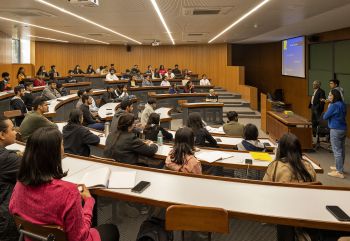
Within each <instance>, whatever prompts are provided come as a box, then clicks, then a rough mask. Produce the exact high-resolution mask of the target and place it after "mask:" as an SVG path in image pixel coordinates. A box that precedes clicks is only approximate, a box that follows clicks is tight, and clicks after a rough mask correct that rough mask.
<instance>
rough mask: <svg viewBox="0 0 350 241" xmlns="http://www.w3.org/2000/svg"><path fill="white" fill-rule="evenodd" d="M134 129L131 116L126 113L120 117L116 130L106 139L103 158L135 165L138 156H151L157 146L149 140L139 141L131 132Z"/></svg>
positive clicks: (133, 120) (133, 119)
mask: <svg viewBox="0 0 350 241" xmlns="http://www.w3.org/2000/svg"><path fill="white" fill-rule="evenodd" d="M134 128H135V117H134V115H133V114H129V113H126V114H123V115H122V116H120V118H119V120H118V127H117V130H116V131H115V132H112V133H110V134H109V135H108V137H107V140H106V147H105V150H104V156H105V157H108V158H113V159H114V160H116V161H118V162H124V163H128V164H137V163H138V162H139V156H140V155H141V156H149V157H150V156H153V155H154V154H155V153H156V152H157V150H158V146H157V145H156V144H154V143H153V142H152V141H150V140H146V141H142V140H140V139H139V138H138V137H137V136H136V134H135V133H134V132H133V129H134Z"/></svg>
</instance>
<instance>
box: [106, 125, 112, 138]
mask: <svg viewBox="0 0 350 241" xmlns="http://www.w3.org/2000/svg"><path fill="white" fill-rule="evenodd" d="M110 125H111V124H110V123H109V122H108V121H107V122H105V137H106V138H107V136H108V134H109V127H110Z"/></svg>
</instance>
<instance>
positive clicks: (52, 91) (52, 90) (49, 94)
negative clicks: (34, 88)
mask: <svg viewBox="0 0 350 241" xmlns="http://www.w3.org/2000/svg"><path fill="white" fill-rule="evenodd" d="M41 97H43V98H45V99H46V100H53V99H57V98H59V97H61V94H60V93H59V92H58V91H57V82H56V80H54V79H51V80H50V81H49V83H48V85H47V87H46V88H45V89H44V90H43V92H42V93H41Z"/></svg>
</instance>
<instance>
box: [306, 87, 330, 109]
mask: <svg viewBox="0 0 350 241" xmlns="http://www.w3.org/2000/svg"><path fill="white" fill-rule="evenodd" d="M321 99H326V94H325V92H324V90H323V89H321V88H319V89H318V90H317V91H316V93H315V96H314V99H313V102H312V104H311V103H309V108H310V109H312V110H315V111H317V112H318V113H320V114H321V113H322V112H323V109H324V102H322V101H321Z"/></svg>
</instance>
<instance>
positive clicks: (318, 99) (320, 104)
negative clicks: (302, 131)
mask: <svg viewBox="0 0 350 241" xmlns="http://www.w3.org/2000/svg"><path fill="white" fill-rule="evenodd" d="M312 88H313V89H314V93H313V94H312V97H311V101H310V103H309V108H310V109H311V122H312V133H313V135H314V136H316V132H317V126H318V123H319V120H320V118H321V114H322V112H323V109H324V101H322V100H324V99H325V98H326V95H325V92H324V90H323V89H321V81H319V80H315V81H314V82H313V83H312Z"/></svg>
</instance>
